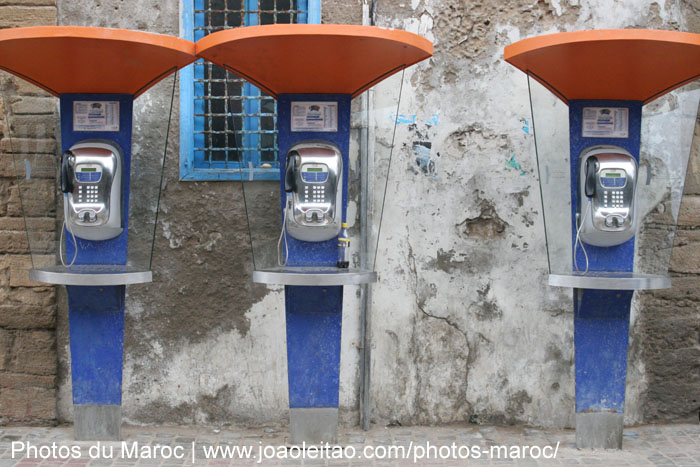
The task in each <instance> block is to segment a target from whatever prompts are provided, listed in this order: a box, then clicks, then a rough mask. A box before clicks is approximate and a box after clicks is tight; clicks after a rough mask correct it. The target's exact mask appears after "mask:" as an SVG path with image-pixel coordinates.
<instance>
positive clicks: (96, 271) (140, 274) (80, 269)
mask: <svg viewBox="0 0 700 467" xmlns="http://www.w3.org/2000/svg"><path fill="white" fill-rule="evenodd" d="M29 279H31V280H33V281H36V282H45V283H47V284H60V285H92V286H99V285H127V284H144V283H147V282H152V281H153V274H152V271H149V270H147V269H142V268H135V267H132V266H119V265H96V264H81V265H74V266H70V267H66V266H49V267H45V268H38V269H30V270H29Z"/></svg>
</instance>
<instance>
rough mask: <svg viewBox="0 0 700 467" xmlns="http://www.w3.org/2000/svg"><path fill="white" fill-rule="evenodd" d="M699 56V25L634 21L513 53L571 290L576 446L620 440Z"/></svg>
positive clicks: (664, 244)
mask: <svg viewBox="0 0 700 467" xmlns="http://www.w3.org/2000/svg"><path fill="white" fill-rule="evenodd" d="M689 57H693V59H692V60H691V61H689V60H690V58H689ZM699 57H700V36H699V35H697V34H689V33H683V32H678V31H651V30H631V29H619V30H617V29H611V30H594V31H575V32H565V33H558V34H550V35H546V36H542V37H533V38H529V39H524V40H522V41H519V42H516V43H514V44H511V45H509V46H507V47H506V49H505V51H504V58H505V60H506V61H508V62H509V63H511V64H512V65H514V66H515V67H517V68H519V69H520V70H522V71H523V72H525V73H526V74H527V75H528V90H529V93H530V105H531V110H532V115H533V121H535V122H537V125H536V131H535V132H534V137H535V148H536V152H537V164H538V170H539V174H540V177H539V185H540V192H541V199H542V212H543V219H544V227H545V235H546V242H547V253H548V265H549V281H548V282H549V284H550V285H552V286H556V287H567V288H571V289H573V293H572V305H573V310H574V313H573V321H574V323H573V324H574V326H573V329H574V336H573V337H574V348H575V351H574V356H575V362H574V368H575V384H576V446H577V447H579V448H620V447H621V446H622V434H623V427H624V412H625V393H626V369H627V355H628V351H629V345H628V344H629V336H630V315H631V313H630V312H631V308H632V300H633V296H634V293H635V291H637V290H653V289H663V288H668V287H670V286H671V280H670V278H669V277H668V267H669V263H670V259H671V252H672V249H673V241H674V234H675V229H676V223H677V219H678V215H679V212H680V202H681V198H682V193H683V183H684V181H685V168H686V167H687V161H688V155H689V154H690V152H691V151H690V147H691V142H692V134H693V129H694V128H695V124H696V118H697V109H698V101H700V92H699V91H698V90H697V86H696V85H689V86H685V85H686V84H689V83H691V82H693V81H695V80H696V79H697V77H698V71H699V66H698V63H700V62H698V61H697V59H698V58H699ZM599 70H606V72H605V73H599V72H598V71H599ZM667 94H668V95H667ZM657 100H658V101H659V103H658V104H656V105H655V106H652V107H645V106H646V105H648V104H649V103H651V102H654V101H657ZM543 130H544V131H543ZM565 143H568V146H569V151H562V147H563V146H564V144H565ZM642 167H644V168H645V172H646V173H643V172H642V171H641V168H642ZM647 167H648V168H647ZM652 168H653V176H652ZM643 222H644V223H645V225H647V227H646V228H644V229H641V228H640V226H641V224H642V223H643ZM572 252H573V254H572V255H571V254H566V253H572ZM583 261H585V270H584V268H582V267H581V266H582V262H583ZM572 263H573V264H572Z"/></svg>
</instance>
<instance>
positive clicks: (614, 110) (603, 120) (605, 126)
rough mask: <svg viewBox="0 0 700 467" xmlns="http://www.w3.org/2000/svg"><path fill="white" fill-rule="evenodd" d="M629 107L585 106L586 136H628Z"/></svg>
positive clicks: (584, 123)
mask: <svg viewBox="0 0 700 467" xmlns="http://www.w3.org/2000/svg"><path fill="white" fill-rule="evenodd" d="M628 136H629V109H628V108H626V107H584V108H583V137H584V138H596V137H603V138H627V137H628Z"/></svg>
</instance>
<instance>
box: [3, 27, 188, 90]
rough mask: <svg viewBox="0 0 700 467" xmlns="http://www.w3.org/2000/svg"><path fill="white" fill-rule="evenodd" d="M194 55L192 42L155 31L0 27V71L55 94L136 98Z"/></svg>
mask: <svg viewBox="0 0 700 467" xmlns="http://www.w3.org/2000/svg"><path fill="white" fill-rule="evenodd" d="M195 59H196V57H195V56H194V43H192V42H190V41H187V40H184V39H178V38H177V37H171V36H165V35H161V34H152V33H147V32H139V31H127V30H124V29H105V28H89V27H79V26H39V27H31V28H14V29H3V30H0V69H2V70H4V71H7V72H9V73H12V74H13V75H16V76H19V77H20V78H23V79H25V80H27V81H29V82H31V83H34V84H36V85H37V86H39V87H41V88H43V89H45V90H46V91H48V92H50V93H51V94H54V95H56V96H58V95H60V94H65V93H96V94H97V93H99V94H103V93H104V94H133V96H134V97H136V96H138V95H139V94H141V93H143V92H144V91H146V90H147V89H148V88H150V87H151V86H153V85H154V84H156V83H157V82H158V81H160V80H161V79H163V78H165V77H166V76H168V75H169V74H171V73H173V72H174V71H176V70H177V69H179V68H182V67H183V66H185V65H187V64H189V63H192V62H193V61H194V60H195Z"/></svg>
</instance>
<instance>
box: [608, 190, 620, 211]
mask: <svg viewBox="0 0 700 467" xmlns="http://www.w3.org/2000/svg"><path fill="white" fill-rule="evenodd" d="M624 202H625V198H624V195H623V191H622V190H605V191H604V192H603V207H605V208H608V207H610V208H623V207H624Z"/></svg>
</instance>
